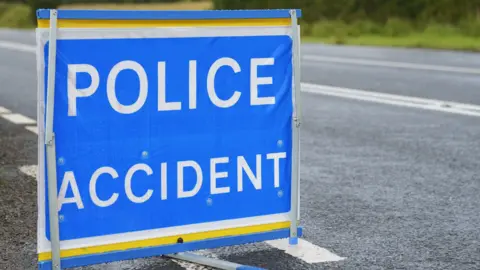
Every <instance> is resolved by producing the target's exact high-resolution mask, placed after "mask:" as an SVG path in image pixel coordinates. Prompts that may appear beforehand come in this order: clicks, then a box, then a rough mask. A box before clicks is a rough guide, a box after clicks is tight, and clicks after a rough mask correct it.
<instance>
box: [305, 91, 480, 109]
mask: <svg viewBox="0 0 480 270" xmlns="http://www.w3.org/2000/svg"><path fill="white" fill-rule="evenodd" d="M302 91H303V92H307V93H313V94H319V95H327V96H335V97H341V98H349V99H356V100H362V101H370V102H376V103H383V104H389V105H395V106H403V107H410V108H418V109H424V110H432V111H439V112H447V113H453V114H461V115H468V116H476V117H480V106H477V105H473V104H464V103H457V102H450V101H443V100H436V99H426V98H417V97H408V96H400V95H393V94H385V93H378V92H372V91H365V90H359V89H349V88H342V87H334V86H326V85H318V84H309V83H302Z"/></svg>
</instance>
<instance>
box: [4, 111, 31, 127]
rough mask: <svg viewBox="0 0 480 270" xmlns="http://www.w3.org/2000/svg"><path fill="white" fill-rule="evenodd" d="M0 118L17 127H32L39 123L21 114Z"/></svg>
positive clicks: (11, 114)
mask: <svg viewBox="0 0 480 270" xmlns="http://www.w3.org/2000/svg"><path fill="white" fill-rule="evenodd" d="M0 116H1V117H2V118H4V119H6V120H8V121H10V122H12V123H14V124H17V125H32V124H35V123H37V121H35V120H33V119H32V118H30V117H27V116H25V115H22V114H19V113H10V114H1V115H0Z"/></svg>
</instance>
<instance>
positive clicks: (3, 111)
mask: <svg viewBox="0 0 480 270" xmlns="http://www.w3.org/2000/svg"><path fill="white" fill-rule="evenodd" d="M4 113H10V110H8V109H7V108H5V107H2V106H0V114H4Z"/></svg>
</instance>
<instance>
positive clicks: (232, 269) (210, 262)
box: [165, 252, 264, 270]
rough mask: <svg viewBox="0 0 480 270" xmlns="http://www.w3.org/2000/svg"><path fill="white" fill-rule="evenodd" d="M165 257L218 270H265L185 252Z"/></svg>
mask: <svg viewBox="0 0 480 270" xmlns="http://www.w3.org/2000/svg"><path fill="white" fill-rule="evenodd" d="M165 257H169V258H172V259H176V260H182V261H188V262H191V263H196V264H201V265H205V266H210V267H213V268H217V269H225V270H239V269H251V270H264V269H263V268H258V267H253V266H248V265H241V264H238V263H233V262H228V261H223V260H219V259H214V258H209V257H205V256H200V255H197V254H193V253H189V252H183V253H176V254H169V255H165Z"/></svg>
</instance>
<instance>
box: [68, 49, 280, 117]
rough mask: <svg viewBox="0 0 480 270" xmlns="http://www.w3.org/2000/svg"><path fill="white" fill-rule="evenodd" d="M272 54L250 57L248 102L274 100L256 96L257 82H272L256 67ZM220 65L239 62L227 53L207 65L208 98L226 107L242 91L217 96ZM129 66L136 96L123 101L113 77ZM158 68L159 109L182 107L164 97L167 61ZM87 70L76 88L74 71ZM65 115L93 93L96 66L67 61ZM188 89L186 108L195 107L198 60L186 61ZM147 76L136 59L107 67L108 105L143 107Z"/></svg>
mask: <svg viewBox="0 0 480 270" xmlns="http://www.w3.org/2000/svg"><path fill="white" fill-rule="evenodd" d="M274 62H275V61H274V58H252V59H250V105H252V106H255V105H271V104H275V97H274V96H259V93H258V86H259V85H269V84H272V83H273V79H272V77H259V76H258V72H257V70H258V67H259V66H267V65H274ZM222 67H229V68H230V69H232V70H233V72H234V73H239V72H241V71H242V68H241V67H240V65H239V63H238V62H237V61H236V60H235V59H233V58H229V57H223V58H220V59H217V60H216V61H215V62H214V63H213V64H212V65H211V66H210V68H209V70H208V75H207V85H206V87H207V93H208V97H209V98H210V100H211V102H212V103H213V104H214V105H215V106H217V107H219V108H229V107H232V106H234V105H235V104H236V103H237V102H238V100H239V99H240V96H241V93H240V92H239V91H238V90H235V89H232V90H231V91H232V94H231V95H230V97H229V98H227V99H221V98H219V97H218V95H217V92H216V90H215V76H216V74H217V72H218V70H219V69H220V68H222ZM124 70H132V71H134V72H135V73H136V75H137V76H138V79H139V91H138V97H137V98H136V100H135V102H133V103H132V104H122V103H120V102H119V100H118V98H117V95H116V90H115V84H116V79H117V77H118V75H119V74H120V72H121V71H124ZM157 71H158V106H157V109H158V111H175V110H181V109H182V107H183V106H184V104H182V102H181V101H170V102H167V101H166V86H165V85H166V74H165V73H166V62H158V63H157ZM78 73H88V75H89V76H90V77H91V83H90V85H89V86H88V87H86V88H81V89H79V88H77V85H76V82H77V74H78ZM68 77H69V78H70V80H69V83H68V88H67V89H68V90H67V92H68V115H69V116H76V115H77V99H79V98H87V97H89V96H92V95H93V94H94V93H95V92H96V91H97V89H98V86H99V84H100V76H99V73H98V70H97V69H96V68H95V67H94V66H92V65H89V64H70V65H68ZM188 77H189V79H188V80H189V87H188V88H189V89H188V108H189V109H196V107H197V61H196V60H190V61H189V76H188ZM148 82H149V80H148V77H147V73H146V72H145V69H144V68H143V66H142V65H141V64H139V63H138V62H135V61H130V60H126V61H121V62H119V63H117V64H116V65H115V66H113V68H112V69H111V70H110V72H109V74H108V77H107V80H106V91H107V98H108V102H109V103H110V106H111V107H112V108H113V109H114V110H115V111H117V112H118V113H121V114H132V113H135V112H137V111H138V110H140V109H141V108H142V106H143V105H144V104H145V101H146V100H147V95H148Z"/></svg>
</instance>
